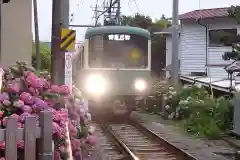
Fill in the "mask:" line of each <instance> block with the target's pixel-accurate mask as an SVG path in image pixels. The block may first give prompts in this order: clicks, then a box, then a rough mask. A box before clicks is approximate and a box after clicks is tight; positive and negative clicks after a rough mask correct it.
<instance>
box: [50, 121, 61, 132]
mask: <svg viewBox="0 0 240 160" xmlns="http://www.w3.org/2000/svg"><path fill="white" fill-rule="evenodd" d="M60 132H61V127H60V126H59V125H58V124H57V123H56V122H52V133H53V134H56V135H60Z"/></svg>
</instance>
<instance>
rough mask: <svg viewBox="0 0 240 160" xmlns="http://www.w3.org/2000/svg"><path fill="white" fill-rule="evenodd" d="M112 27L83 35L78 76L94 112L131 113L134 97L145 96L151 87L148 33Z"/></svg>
mask: <svg viewBox="0 0 240 160" xmlns="http://www.w3.org/2000/svg"><path fill="white" fill-rule="evenodd" d="M106 28H107V30H106ZM113 28H114V27H105V28H102V29H105V30H103V31H102V32H101V27H100V28H96V29H99V32H95V35H94V34H92V35H91V34H90V36H89V37H86V42H85V47H84V62H85V63H84V68H83V69H82V71H81V74H80V75H81V78H80V79H81V88H82V90H83V91H84V94H85V95H86V96H87V98H88V99H89V107H90V110H92V114H93V115H96V114H97V115H104V116H105V115H109V116H111V115H123V116H126V115H130V113H131V111H132V110H133V109H134V107H136V98H139V97H144V96H146V95H148V94H149V90H150V86H151V84H150V82H151V79H150V78H151V73H150V70H151V68H150V66H151V64H150V62H151V56H150V53H151V51H150V47H151V41H150V34H147V33H148V32H147V31H145V30H142V29H139V28H134V27H127V28H126V27H124V28H123V29H124V30H121V27H119V28H117V29H118V30H116V28H114V29H115V30H114V31H112V29H113ZM129 28H130V29H129ZM96 29H95V30H96ZM134 29H135V30H134ZM93 30H94V29H93Z"/></svg>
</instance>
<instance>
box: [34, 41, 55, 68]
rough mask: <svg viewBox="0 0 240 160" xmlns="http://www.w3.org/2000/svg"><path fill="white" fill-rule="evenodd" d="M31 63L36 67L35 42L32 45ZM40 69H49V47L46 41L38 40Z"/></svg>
mask: <svg viewBox="0 0 240 160" xmlns="http://www.w3.org/2000/svg"><path fill="white" fill-rule="evenodd" d="M32 49H33V53H32V65H33V67H35V68H36V49H35V43H33V45H32ZM40 55H41V69H42V70H47V71H50V69H51V49H50V47H49V46H48V44H47V43H44V42H40Z"/></svg>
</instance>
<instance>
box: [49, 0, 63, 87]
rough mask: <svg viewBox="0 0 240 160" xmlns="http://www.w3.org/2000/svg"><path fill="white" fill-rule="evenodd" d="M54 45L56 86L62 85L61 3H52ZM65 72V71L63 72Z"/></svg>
mask: <svg viewBox="0 0 240 160" xmlns="http://www.w3.org/2000/svg"><path fill="white" fill-rule="evenodd" d="M51 39H52V43H51V78H52V82H53V83H55V84H59V83H60V80H59V79H60V77H59V69H61V64H59V56H60V43H61V1H60V0H53V1H52V38H51ZM62 72H63V71H62Z"/></svg>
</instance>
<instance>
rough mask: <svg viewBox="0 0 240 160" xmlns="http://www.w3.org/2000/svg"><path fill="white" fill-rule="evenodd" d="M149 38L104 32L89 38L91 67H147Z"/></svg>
mask: <svg viewBox="0 0 240 160" xmlns="http://www.w3.org/2000/svg"><path fill="white" fill-rule="evenodd" d="M147 66H148V39H147V38H146V37H143V36H139V35H135V34H104V35H98V36H93V37H90V39H89V67H91V68H128V69H132V68H147Z"/></svg>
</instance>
